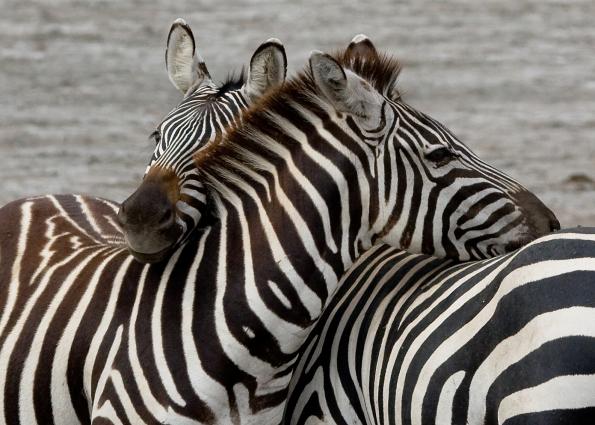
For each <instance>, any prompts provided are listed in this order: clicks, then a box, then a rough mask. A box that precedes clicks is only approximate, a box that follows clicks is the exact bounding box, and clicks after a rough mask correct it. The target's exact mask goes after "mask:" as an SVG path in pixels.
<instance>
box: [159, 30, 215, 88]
mask: <svg viewBox="0 0 595 425" xmlns="http://www.w3.org/2000/svg"><path fill="white" fill-rule="evenodd" d="M165 67H166V68H167V74H168V76H169V79H170V81H171V82H172V83H173V85H174V86H175V87H176V88H177V89H178V90H180V91H181V92H182V93H183V94H187V93H188V91H189V90H191V89H193V88H196V87H198V86H199V85H200V84H202V83H203V81H205V80H210V79H211V76H210V75H209V71H208V70H207V66H206V65H205V61H204V60H203V59H202V57H201V56H200V54H199V53H198V50H197V49H196V42H195V40H194V35H193V34H192V30H191V29H190V27H189V26H188V24H187V23H186V21H184V20H183V19H182V18H178V19H176V20H175V21H174V23H173V24H172V25H171V28H170V30H169V35H168V36H167V48H166V50H165Z"/></svg>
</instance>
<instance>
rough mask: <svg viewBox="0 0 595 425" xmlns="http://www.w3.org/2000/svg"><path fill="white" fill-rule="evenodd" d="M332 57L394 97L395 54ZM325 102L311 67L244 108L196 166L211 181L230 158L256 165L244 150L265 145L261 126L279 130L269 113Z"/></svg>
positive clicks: (203, 152) (397, 66) (314, 107)
mask: <svg viewBox="0 0 595 425" xmlns="http://www.w3.org/2000/svg"><path fill="white" fill-rule="evenodd" d="M333 57H334V58H335V59H336V60H337V61H338V62H339V63H340V64H341V65H342V66H343V67H344V68H346V69H350V70H351V71H353V72H354V73H356V74H357V75H359V76H360V77H362V78H363V79H365V80H366V81H368V82H369V83H370V84H371V85H372V86H373V87H374V88H375V89H376V90H378V91H379V92H380V93H382V94H383V95H386V96H389V95H390V96H391V97H392V98H393V99H394V93H396V89H395V88H396V82H397V77H398V76H399V73H400V71H401V65H400V63H399V61H397V60H396V59H395V58H393V57H391V56H388V55H385V54H381V53H379V54H370V55H365V56H361V55H360V56H357V57H352V56H350V55H349V54H348V52H347V51H341V52H338V53H335V54H334V55H333ZM323 102H324V103H327V101H326V99H325V97H324V95H323V94H322V92H321V91H320V90H319V89H318V87H317V86H316V84H315V83H314V80H313V78H312V75H311V73H310V69H309V67H307V68H306V70H303V71H301V72H299V73H298V74H297V75H296V76H294V77H293V78H291V79H289V80H287V81H286V82H285V83H284V84H283V85H282V86H281V87H280V88H278V89H276V90H272V91H271V92H270V93H269V94H267V95H265V96H263V97H262V98H261V99H259V100H258V101H256V102H255V103H254V104H253V105H251V106H250V107H249V108H248V109H247V110H246V111H244V112H243V115H242V121H241V122H239V123H236V124H233V125H232V126H231V127H230V128H229V129H228V132H227V134H226V135H219V136H217V137H216V139H215V140H214V141H213V142H212V143H210V144H209V145H208V146H207V147H205V148H204V149H202V150H200V151H199V152H198V153H197V154H196V155H195V157H194V160H195V163H196V166H197V167H198V169H199V170H200V171H201V172H203V175H205V177H206V181H205V183H207V184H208V185H210V184H209V180H210V179H212V178H215V179H219V180H220V179H221V178H224V176H223V174H225V172H224V170H225V169H226V168H229V164H230V162H236V163H237V162H239V163H243V164H246V165H247V166H248V167H250V168H251V169H254V168H255V166H254V165H251V164H249V162H248V161H246V160H245V159H244V157H243V155H242V151H244V150H250V149H251V148H254V149H255V150H258V149H260V150H262V149H263V148H259V147H258V146H259V145H261V144H262V142H261V141H259V140H257V138H256V137H254V134H255V133H258V131H259V130H260V131H264V130H265V129H266V133H267V134H269V135H271V134H275V132H277V131H278V130H277V129H276V126H275V124H274V123H273V122H272V121H271V120H270V118H269V115H270V114H272V115H276V113H278V112H281V111H285V112H287V109H288V105H290V104H292V103H299V104H301V105H302V106H304V107H306V108H307V109H310V110H320V106H318V104H319V103H323ZM273 138H274V137H273Z"/></svg>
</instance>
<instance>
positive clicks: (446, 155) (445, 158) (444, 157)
mask: <svg viewBox="0 0 595 425" xmlns="http://www.w3.org/2000/svg"><path fill="white" fill-rule="evenodd" d="M455 156H456V155H455V153H454V152H453V151H451V150H450V149H449V148H447V147H441V148H438V149H434V150H433V151H432V152H428V153H426V155H425V157H426V159H427V160H428V161H432V162H433V163H435V164H438V165H444V164H446V163H447V162H449V161H450V160H452V159H453V158H454V157H455Z"/></svg>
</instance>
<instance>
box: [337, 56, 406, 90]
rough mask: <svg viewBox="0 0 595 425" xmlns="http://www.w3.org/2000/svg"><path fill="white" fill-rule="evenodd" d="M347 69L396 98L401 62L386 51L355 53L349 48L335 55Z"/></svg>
mask: <svg viewBox="0 0 595 425" xmlns="http://www.w3.org/2000/svg"><path fill="white" fill-rule="evenodd" d="M333 56H334V57H335V58H336V59H337V61H338V62H339V63H340V64H341V65H342V66H344V67H345V68H346V69H349V70H351V71H353V72H354V73H355V74H357V75H359V76H360V77H362V78H363V79H364V80H366V81H367V82H369V83H370V84H371V85H372V86H373V87H374V88H375V89H376V90H377V91H378V92H379V93H382V94H383V95H384V96H388V97H391V98H393V99H394V97H393V94H394V93H398V91H397V79H398V77H399V74H400V73H401V62H399V60H397V59H396V58H394V57H392V56H390V55H387V54H385V53H378V52H377V51H376V54H366V55H355V56H354V55H353V54H352V52H351V51H350V50H349V48H347V49H346V50H344V51H342V52H338V53H335V54H334V55H333Z"/></svg>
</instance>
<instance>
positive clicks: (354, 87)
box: [310, 51, 382, 128]
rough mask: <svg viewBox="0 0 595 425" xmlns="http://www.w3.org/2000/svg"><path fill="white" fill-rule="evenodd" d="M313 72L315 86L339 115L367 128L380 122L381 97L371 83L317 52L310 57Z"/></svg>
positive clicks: (329, 57)
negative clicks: (360, 122)
mask: <svg viewBox="0 0 595 425" xmlns="http://www.w3.org/2000/svg"><path fill="white" fill-rule="evenodd" d="M310 70H311V72H312V77H313V78H314V82H315V83H316V85H317V86H318V87H319V89H320V90H321V91H322V94H323V95H324V96H325V97H326V98H327V99H328V100H329V101H330V102H331V104H332V105H333V106H334V107H335V109H336V110H337V111H338V112H344V113H347V114H351V115H354V117H355V118H356V120H359V121H363V122H362V124H363V125H365V126H366V127H368V128H369V127H370V126H376V125H377V124H378V123H379V122H380V115H381V108H382V96H381V95H380V94H379V93H378V92H377V91H376V90H375V89H374V88H373V87H372V86H371V85H370V84H369V83H368V82H366V81H364V80H363V79H362V78H360V77H359V76H358V75H356V74H354V73H353V72H351V71H349V70H344V69H343V67H342V66H341V65H340V64H339V63H338V62H337V61H336V60H335V59H333V58H332V57H331V56H329V55H327V54H325V53H322V52H318V51H314V52H312V53H311V54H310Z"/></svg>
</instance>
